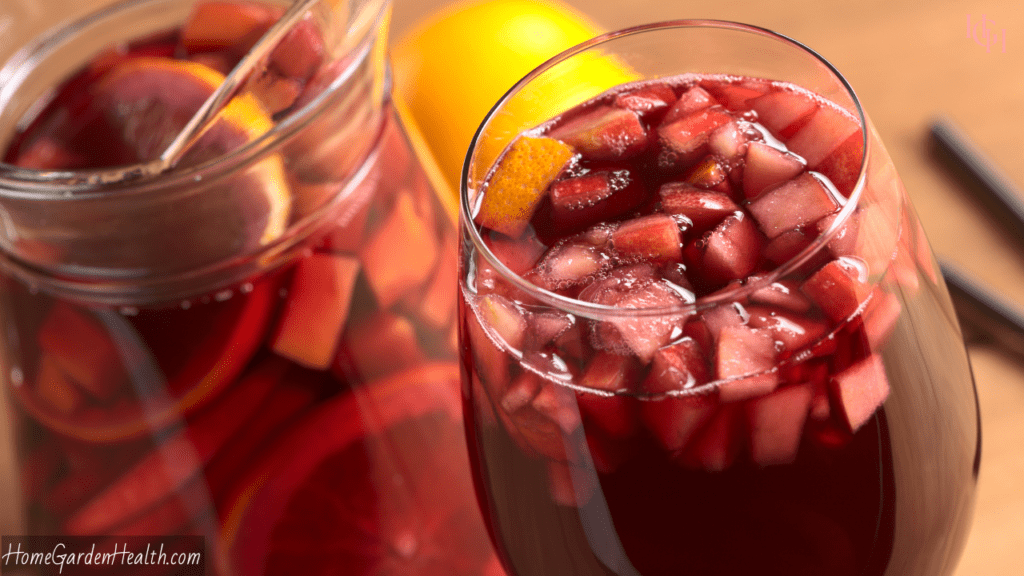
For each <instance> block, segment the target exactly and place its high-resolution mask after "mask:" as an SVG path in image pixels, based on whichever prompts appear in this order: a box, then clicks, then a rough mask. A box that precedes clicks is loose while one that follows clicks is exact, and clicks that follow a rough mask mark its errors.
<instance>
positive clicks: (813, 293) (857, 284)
mask: <svg viewBox="0 0 1024 576" xmlns="http://www.w3.org/2000/svg"><path fill="white" fill-rule="evenodd" d="M800 290H801V291H802V292H803V293H804V294H806V295H807V296H809V297H810V299H811V300H813V301H814V302H815V303H816V304H817V305H818V307H819V308H821V310H822V311H823V312H824V313H825V315H826V316H828V317H829V318H831V319H832V320H833V321H835V322H842V321H844V320H846V319H847V318H849V317H850V316H851V315H853V314H854V313H855V312H857V309H858V308H860V305H861V303H862V302H864V300H865V299H866V298H867V297H868V294H869V293H870V292H871V286H870V285H868V283H867V270H866V267H865V266H864V263H863V261H861V260H859V259H857V258H853V257H843V258H838V259H836V260H832V261H830V262H829V263H828V264H825V265H824V266H822V267H821V268H820V269H819V270H818V271H817V272H815V273H814V274H813V275H812V276H811V277H810V278H808V279H807V280H805V281H804V283H803V285H801V287H800Z"/></svg>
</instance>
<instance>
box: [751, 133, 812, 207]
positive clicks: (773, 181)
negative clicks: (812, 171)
mask: <svg viewBox="0 0 1024 576" xmlns="http://www.w3.org/2000/svg"><path fill="white" fill-rule="evenodd" d="M803 171H804V163H803V160H801V159H800V158H799V157H797V156H794V155H792V154H790V153H788V152H784V151H782V150H779V149H778V148H774V147H772V146H769V145H768V144H765V143H764V142H751V143H750V146H748V147H747V154H746V156H744V163H743V193H744V194H745V195H746V196H747V198H750V199H753V198H757V197H758V196H760V195H761V194H762V193H763V192H765V191H766V190H768V189H770V188H772V187H773V186H777V185H779V184H782V183H783V182H786V181H788V180H791V179H793V178H796V176H797V175H798V174H800V173H801V172H803Z"/></svg>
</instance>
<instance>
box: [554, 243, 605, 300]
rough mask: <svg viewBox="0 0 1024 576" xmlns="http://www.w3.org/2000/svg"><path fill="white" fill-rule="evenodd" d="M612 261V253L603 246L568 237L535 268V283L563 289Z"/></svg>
mask: <svg viewBox="0 0 1024 576" xmlns="http://www.w3.org/2000/svg"><path fill="white" fill-rule="evenodd" d="M611 265H612V260H611V257H610V256H609V255H608V254H607V253H605V252H604V251H603V250H601V249H599V248H597V247H596V246H593V245H591V244H589V243H586V242H584V241H580V240H577V239H570V240H567V241H565V242H562V243H560V244H557V245H555V246H554V247H553V248H551V249H550V250H548V252H547V254H545V256H544V258H543V259H542V260H541V261H540V264H538V265H537V268H536V269H535V274H536V278H535V283H536V284H538V285H540V286H541V287H543V288H547V289H549V290H563V289H565V288H568V287H570V286H575V285H577V284H582V283H585V282H587V281H588V280H590V279H591V278H593V277H594V276H596V275H598V274H600V273H602V272H604V271H606V270H607V269H608V268H610V267H611Z"/></svg>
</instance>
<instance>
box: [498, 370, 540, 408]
mask: <svg viewBox="0 0 1024 576" xmlns="http://www.w3.org/2000/svg"><path fill="white" fill-rule="evenodd" d="M540 384H541V382H540V378H539V377H538V376H537V375H536V374H534V373H532V372H523V373H521V374H520V375H519V376H516V379H515V380H513V381H512V382H511V383H510V384H509V385H508V389H506V390H505V394H504V395H503V396H502V397H501V399H500V401H499V402H498V403H499V404H500V405H501V409H502V410H504V411H505V413H506V414H514V413H516V412H517V411H519V410H520V409H522V408H525V407H527V406H529V405H530V404H531V403H533V399H534V398H536V397H537V393H538V392H540Z"/></svg>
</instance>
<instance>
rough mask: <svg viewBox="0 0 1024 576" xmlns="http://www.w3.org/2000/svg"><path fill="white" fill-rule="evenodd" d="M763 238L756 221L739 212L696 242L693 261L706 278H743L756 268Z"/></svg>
mask: <svg viewBox="0 0 1024 576" xmlns="http://www.w3.org/2000/svg"><path fill="white" fill-rule="evenodd" d="M763 245H764V238H763V237H762V236H761V233H760V232H758V231H757V227H756V226H755V225H754V222H753V221H752V220H751V219H750V218H749V217H748V216H747V215H746V214H745V213H743V212H737V213H735V214H733V215H732V216H729V217H728V218H726V219H725V220H723V221H722V223H721V224H719V225H718V226H716V227H715V229H714V230H711V231H709V232H707V233H706V234H705V235H704V236H703V237H702V238H701V239H700V240H698V241H697V242H696V243H695V244H694V248H695V250H691V251H690V252H689V253H690V254H696V258H695V259H693V258H691V260H690V261H691V262H692V263H694V264H695V265H696V266H698V267H699V268H700V273H701V274H702V275H703V276H704V278H705V279H707V280H709V281H711V282H714V283H721V284H724V283H726V282H728V281H730V280H736V279H739V278H744V277H746V276H747V275H748V274H750V273H751V272H753V271H754V270H756V269H757V263H758V261H759V260H760V256H761V247H762V246H763Z"/></svg>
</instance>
